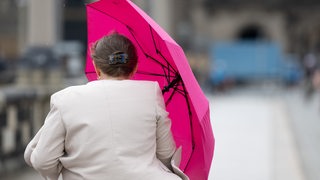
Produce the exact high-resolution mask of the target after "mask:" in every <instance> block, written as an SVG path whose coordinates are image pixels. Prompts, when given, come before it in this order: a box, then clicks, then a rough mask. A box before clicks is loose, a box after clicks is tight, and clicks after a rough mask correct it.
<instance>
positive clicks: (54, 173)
mask: <svg viewBox="0 0 320 180" xmlns="http://www.w3.org/2000/svg"><path fill="white" fill-rule="evenodd" d="M64 138H65V127H64V125H63V123H62V119H61V114H60V112H59V110H58V108H57V105H56V103H55V98H54V96H52V97H51V105H50V112H49V113H48V115H47V117H46V119H45V122H44V125H43V126H42V127H41V129H40V130H39V131H38V133H37V134H36V135H35V137H34V138H33V139H32V140H31V142H30V143H29V144H28V146H27V148H26V150H25V154H24V158H25V161H26V162H27V164H29V165H30V166H32V167H33V168H34V169H36V170H37V171H38V172H39V173H40V174H41V175H42V176H43V177H44V178H45V179H58V177H59V174H60V171H61V169H62V165H61V163H60V161H59V158H60V157H61V156H63V155H64Z"/></svg>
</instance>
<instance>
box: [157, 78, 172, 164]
mask: <svg viewBox="0 0 320 180" xmlns="http://www.w3.org/2000/svg"><path fill="white" fill-rule="evenodd" d="M156 84H157V85H156V86H157V87H156V96H157V107H156V109H157V120H158V121H157V157H158V159H159V160H160V161H161V162H162V163H163V164H164V165H165V166H167V167H168V168H169V169H172V168H171V164H170V160H171V157H172V156H173V153H174V152H175V150H176V145H175V142H174V139H173V137H172V133H171V120H170V119H169V117H168V112H167V111H166V107H165V104H164V100H163V96H162V93H161V89H160V87H159V85H158V83H156Z"/></svg>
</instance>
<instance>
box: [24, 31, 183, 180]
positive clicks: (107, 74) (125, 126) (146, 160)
mask: <svg viewBox="0 0 320 180" xmlns="http://www.w3.org/2000/svg"><path fill="white" fill-rule="evenodd" d="M91 53H92V54H91V55H92V58H93V60H94V61H93V62H94V66H95V70H96V73H97V76H98V80H97V81H93V82H89V83H87V84H86V85H81V86H73V87H69V88H66V89H64V90H62V91H59V92H57V93H55V94H53V95H52V96H51V104H50V105H51V108H50V112H49V114H48V116H47V118H46V120H45V123H44V125H43V126H42V128H41V129H40V130H39V132H38V133H37V134H36V135H35V137H34V138H33V139H32V141H31V142H30V143H29V145H28V146H27V148H26V151H25V160H26V162H27V164H29V165H30V166H32V167H33V168H34V169H36V170H37V171H38V172H39V173H40V174H41V175H42V176H43V177H44V178H45V179H53V180H56V179H58V177H59V175H60V174H62V177H63V179H67V180H77V179H85V180H107V179H110V180H128V179H130V180H179V179H181V178H180V177H179V176H177V175H176V174H174V173H172V172H171V170H170V169H171V168H172V167H171V165H170V160H171V158H172V156H173V154H174V152H175V150H176V146H175V143H174V140H173V138H172V134H171V131H170V125H171V122H170V119H169V118H168V113H167V112H166V110H165V105H164V101H163V97H162V94H161V90H160V88H159V85H158V84H157V83H156V82H151V81H132V80H129V79H130V77H131V76H132V75H133V74H134V73H135V71H136V69H137V59H138V57H137V53H136V49H135V47H134V45H133V44H132V43H131V42H130V40H128V39H127V38H126V37H124V36H122V35H120V34H117V33H112V34H110V35H109V36H106V37H103V38H102V39H100V40H99V41H97V42H96V43H95V44H94V46H93V47H92V52H91Z"/></svg>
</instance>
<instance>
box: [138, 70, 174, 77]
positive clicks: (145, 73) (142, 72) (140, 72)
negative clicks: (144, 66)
mask: <svg viewBox="0 0 320 180" xmlns="http://www.w3.org/2000/svg"><path fill="white" fill-rule="evenodd" d="M137 73H138V74H144V75H150V76H161V77H167V75H164V74H157V73H151V72H147V71H140V70H139V71H137ZM171 77H174V76H171Z"/></svg>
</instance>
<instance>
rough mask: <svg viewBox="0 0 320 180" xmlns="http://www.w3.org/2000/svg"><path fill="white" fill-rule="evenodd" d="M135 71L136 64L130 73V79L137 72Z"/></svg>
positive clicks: (136, 68)
mask: <svg viewBox="0 0 320 180" xmlns="http://www.w3.org/2000/svg"><path fill="white" fill-rule="evenodd" d="M137 70H138V64H137V65H136V67H134V69H133V71H132V72H131V73H130V78H131V77H132V76H134V74H135V73H136V72H137Z"/></svg>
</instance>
